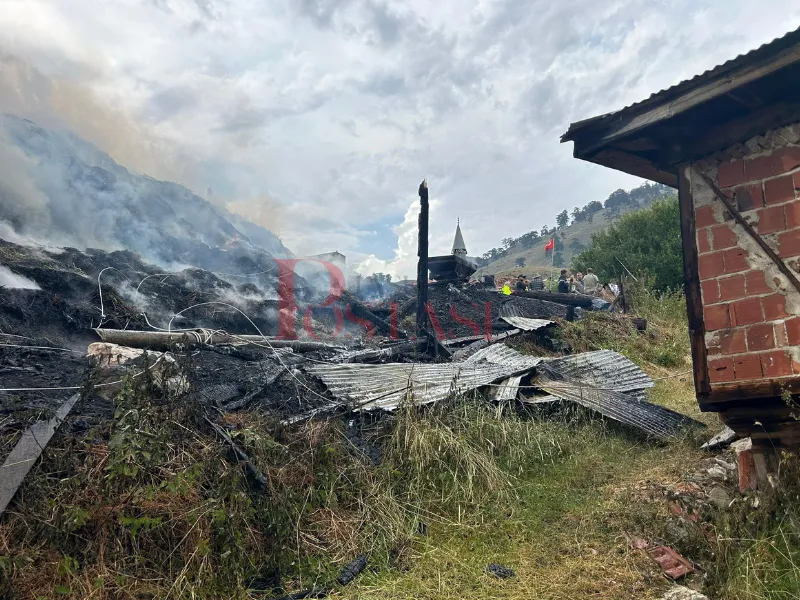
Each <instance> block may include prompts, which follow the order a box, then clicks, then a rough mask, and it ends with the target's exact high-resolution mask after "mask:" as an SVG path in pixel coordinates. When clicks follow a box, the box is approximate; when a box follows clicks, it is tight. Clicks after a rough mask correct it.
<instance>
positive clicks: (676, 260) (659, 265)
mask: <svg viewBox="0 0 800 600" xmlns="http://www.w3.org/2000/svg"><path fill="white" fill-rule="evenodd" d="M680 223H681V221H680V211H679V209H678V199H677V198H676V197H675V196H674V194H673V195H672V196H671V197H667V198H664V199H663V200H659V201H657V202H653V203H652V204H651V205H650V206H649V207H648V208H645V209H642V210H636V211H633V212H629V213H627V214H625V215H623V216H622V218H621V219H619V220H618V221H616V222H615V223H612V224H611V225H610V226H609V227H606V228H605V229H603V230H602V231H598V232H597V233H595V234H593V235H592V241H591V243H590V244H589V247H588V248H587V249H586V250H584V251H583V252H581V253H580V254H578V255H577V256H576V257H575V258H574V259H573V261H572V268H573V270H574V271H583V272H584V273H585V272H586V269H588V268H589V267H591V268H592V269H594V271H595V273H597V276H598V277H600V280H601V281H616V280H617V279H618V278H619V277H620V276H621V275H624V274H625V273H626V272H627V271H630V272H631V273H632V274H634V275H635V276H636V277H637V278H640V279H641V278H644V280H645V282H646V283H647V285H648V286H650V287H652V288H654V289H656V290H659V291H665V290H670V289H671V290H676V289H679V288H680V287H681V286H682V285H683V252H682V246H681V225H680Z"/></svg>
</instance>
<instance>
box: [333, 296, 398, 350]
mask: <svg viewBox="0 0 800 600" xmlns="http://www.w3.org/2000/svg"><path fill="white" fill-rule="evenodd" d="M342 300H344V301H345V302H347V305H348V308H349V309H350V312H352V313H353V315H354V316H355V317H357V318H359V319H364V320H365V321H369V322H370V323H372V324H373V325H374V326H375V329H377V330H378V332H379V333H380V334H381V335H384V336H387V337H390V336H392V337H393V336H395V335H397V336H398V337H401V338H406V337H408V335H407V334H406V332H405V331H403V330H401V329H399V328H397V327H395V328H394V330H393V329H392V325H391V324H390V323H388V322H386V321H385V320H383V319H381V318H380V317H379V316H378V315H376V314H375V313H374V312H372V311H371V310H370V309H369V308H367V307H366V306H365V305H364V304H362V303H361V302H359V301H358V300H356V298H355V297H354V296H353V295H352V294H351V293H350V292H348V291H346V290H345V291H342Z"/></svg>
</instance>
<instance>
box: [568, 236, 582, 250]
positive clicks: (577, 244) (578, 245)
mask: <svg viewBox="0 0 800 600" xmlns="http://www.w3.org/2000/svg"><path fill="white" fill-rule="evenodd" d="M569 249H570V250H572V252H573V254H578V253H579V252H583V251H584V250H586V244H584V243H583V242H581V241H580V240H579V239H578V238H575V239H573V240H572V241H571V242H570V243H569Z"/></svg>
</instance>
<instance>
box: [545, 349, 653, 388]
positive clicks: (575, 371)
mask: <svg viewBox="0 0 800 600" xmlns="http://www.w3.org/2000/svg"><path fill="white" fill-rule="evenodd" d="M547 366H548V368H549V369H551V370H552V371H553V372H555V373H557V374H559V375H560V376H562V377H563V378H565V379H568V380H570V381H580V382H582V383H585V384H588V385H592V386H594V387H597V388H600V389H608V390H613V391H616V392H624V393H629V394H635V395H637V396H641V395H643V392H644V390H646V389H647V388H651V387H653V385H654V383H653V380H652V379H650V377H649V376H648V375H647V373H645V372H644V371H642V370H641V369H640V368H639V367H637V366H636V365H635V364H634V363H633V362H632V361H631V360H630V359H628V358H626V357H624V356H622V355H621V354H619V353H617V352H614V351H612V350H597V351H596V352H584V353H583V354H575V355H573V356H565V357H563V358H556V359H552V360H548V361H547Z"/></svg>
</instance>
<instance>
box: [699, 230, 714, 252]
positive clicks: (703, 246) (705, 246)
mask: <svg viewBox="0 0 800 600" xmlns="http://www.w3.org/2000/svg"><path fill="white" fill-rule="evenodd" d="M708 232H709V229H708V228H707V227H704V228H703V229H699V230H698V231H697V251H698V252H699V253H700V254H705V253H706V252H711V242H709V241H708Z"/></svg>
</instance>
